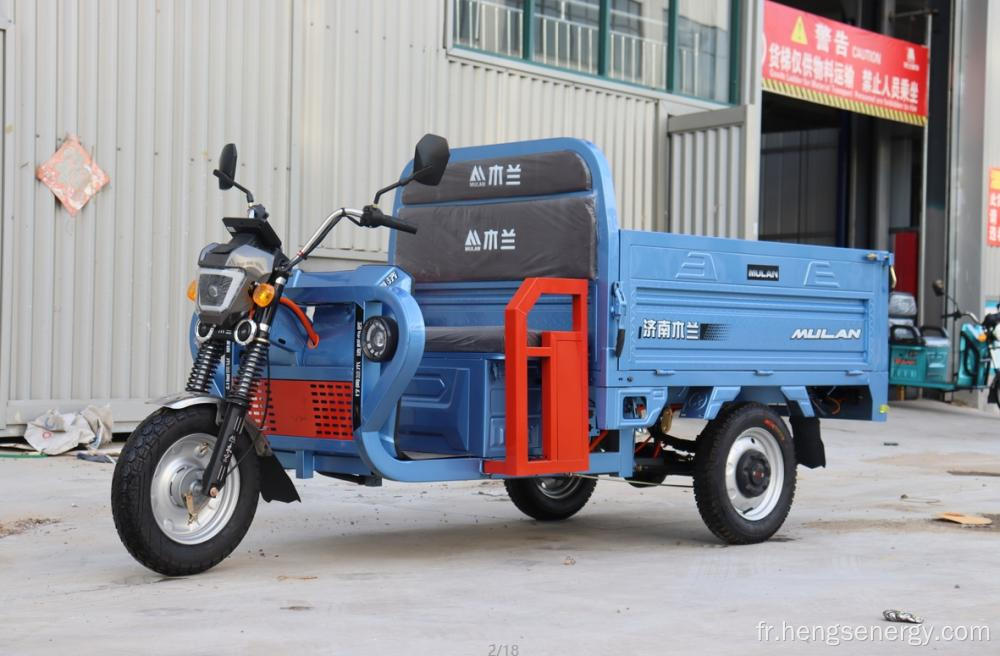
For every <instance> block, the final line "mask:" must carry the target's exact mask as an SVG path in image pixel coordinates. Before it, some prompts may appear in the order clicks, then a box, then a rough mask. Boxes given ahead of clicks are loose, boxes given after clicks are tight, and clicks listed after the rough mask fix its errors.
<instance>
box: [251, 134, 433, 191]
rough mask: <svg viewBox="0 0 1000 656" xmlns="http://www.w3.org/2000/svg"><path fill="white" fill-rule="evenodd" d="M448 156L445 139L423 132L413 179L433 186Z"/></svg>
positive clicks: (415, 151) (416, 150)
mask: <svg viewBox="0 0 1000 656" xmlns="http://www.w3.org/2000/svg"><path fill="white" fill-rule="evenodd" d="M234 157H235V155H234ZM450 157H451V151H450V150H448V140H447V139H445V138H444V137H439V136H438V135H436V134H425V135H424V136H423V137H422V138H421V139H420V141H418V142H417V147H416V149H414V151H413V179H414V180H416V181H417V182H419V183H420V184H425V185H430V186H432V187H433V186H434V185H436V184H438V183H439V182H441V176H443V175H444V170H445V168H447V166H448V159H449V158H450Z"/></svg>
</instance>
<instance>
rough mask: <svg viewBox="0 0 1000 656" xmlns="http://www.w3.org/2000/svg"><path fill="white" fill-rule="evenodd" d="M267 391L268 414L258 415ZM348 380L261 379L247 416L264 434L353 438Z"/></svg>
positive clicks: (327, 438)
mask: <svg viewBox="0 0 1000 656" xmlns="http://www.w3.org/2000/svg"><path fill="white" fill-rule="evenodd" d="M268 390H269V391H270V403H267V417H264V418H263V421H262V417H261V414H262V413H263V411H264V406H265V393H266V392H267V391H268ZM351 391H352V389H351V383H350V381H346V380H345V381H339V380H334V381H325V380H275V379H272V380H271V381H261V383H260V388H259V390H258V392H257V395H256V396H255V397H254V400H253V403H251V405H250V417H251V418H252V419H253V420H254V423H256V424H257V425H258V426H260V427H261V428H262V429H263V431H264V433H266V434H269V435H270V434H275V435H288V436H293V437H311V438H317V439H325V440H350V439H353V438H354V422H353V419H352V406H351Z"/></svg>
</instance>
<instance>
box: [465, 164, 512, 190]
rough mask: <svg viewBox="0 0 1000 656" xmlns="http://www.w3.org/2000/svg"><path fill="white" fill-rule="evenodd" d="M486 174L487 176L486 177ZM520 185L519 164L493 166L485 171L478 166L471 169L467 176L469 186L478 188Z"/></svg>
mask: <svg viewBox="0 0 1000 656" xmlns="http://www.w3.org/2000/svg"><path fill="white" fill-rule="evenodd" d="M487 174H488V175H487ZM520 184H521V165H520V164H507V165H506V167H505V166H504V165H503V164H494V165H493V166H491V167H489V168H488V169H486V170H483V167H482V166H480V165H479V164H476V165H475V166H473V167H472V173H471V174H470V175H469V186H470V187H474V188H479V187H517V186H519V185H520Z"/></svg>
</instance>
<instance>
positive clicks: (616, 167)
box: [0, 0, 1000, 434]
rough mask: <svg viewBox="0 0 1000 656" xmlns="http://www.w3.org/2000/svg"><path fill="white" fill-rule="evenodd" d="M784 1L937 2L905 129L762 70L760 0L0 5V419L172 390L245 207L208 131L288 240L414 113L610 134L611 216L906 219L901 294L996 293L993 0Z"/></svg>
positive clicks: (804, 234) (135, 400)
mask: <svg viewBox="0 0 1000 656" xmlns="http://www.w3.org/2000/svg"><path fill="white" fill-rule="evenodd" d="M787 4H789V5H793V6H795V7H797V8H798V9H802V10H806V11H811V12H813V13H817V14H820V15H823V16H826V17H828V18H830V19H831V20H835V21H841V22H847V23H851V24H855V25H858V26H860V27H863V28H865V29H871V30H873V31H877V32H881V33H885V34H894V35H896V36H899V37H901V38H907V39H911V40H914V41H920V42H923V41H924V40H926V33H925V26H926V22H925V21H926V19H925V17H924V16H925V14H923V13H921V12H922V11H923V10H925V9H928V8H930V9H934V10H935V11H936V12H937V13H936V14H935V15H934V19H933V21H934V22H933V24H932V28H931V39H932V45H931V62H932V63H931V82H930V90H931V94H932V98H931V108H930V112H929V120H928V127H927V130H926V132H925V131H924V130H923V129H922V128H921V129H917V128H913V126H901V125H897V124H893V123H892V122H890V121H886V120H882V119H877V118H872V117H867V116H859V115H854V114H852V113H851V112H849V111H845V110H834V109H829V108H825V107H819V106H818V105H817V106H815V107H812V106H809V103H806V102H802V101H792V100H790V99H784V98H779V97H777V96H773V97H772V94H770V93H768V92H763V91H762V87H761V66H762V63H763V59H762V58H763V57H764V52H765V43H764V41H765V40H764V37H763V15H764V10H765V5H764V2H763V1H762V0H325V1H323V0H276V1H271V0H228V1H223V0H212V1H209V2H201V1H197V0H139V1H137V2H100V3H97V2H93V3H91V2H76V1H71V0H0V39H2V41H0V44H2V47H0V56H2V60H0V64H2V65H0V71H2V75H3V77H2V84H0V90H2V98H3V102H2V110H3V121H2V125H3V128H4V129H3V130H2V131H0V140H2V143H0V152H2V154H3V157H2V161H0V165H2V186H0V190H2V197H0V207H2V229H0V253H2V261H0V278H2V297H0V434H16V433H19V432H21V431H23V429H24V425H25V423H26V422H27V421H30V420H31V419H32V418H34V417H36V416H37V415H39V414H41V413H42V412H44V411H45V410H47V409H49V408H60V409H62V410H64V411H68V410H72V409H76V408H79V407H81V406H83V405H86V404H89V403H95V404H105V403H110V404H111V405H112V408H113V411H114V415H115V420H116V428H118V429H122V430H124V429H128V428H130V427H131V426H132V425H134V423H135V422H136V421H138V420H140V419H141V418H142V417H144V416H145V415H146V414H148V412H149V407H148V406H147V405H146V404H145V401H146V400H147V399H149V398H152V397H156V396H159V395H162V394H166V393H169V392H172V391H175V390H177V389H179V388H181V387H182V386H183V382H184V378H185V376H186V372H187V369H188V367H189V365H190V354H189V351H188V346H187V324H188V321H189V318H190V313H191V310H192V306H191V304H190V303H189V301H188V300H187V299H186V297H185V290H186V288H187V285H188V282H189V281H190V280H191V278H192V277H193V274H194V271H195V259H196V257H197V253H198V251H199V250H200V248H201V246H202V245H203V244H205V243H207V242H209V241H219V240H223V239H224V238H225V233H224V230H223V228H222V225H221V222H220V221H219V218H220V217H222V216H226V215H235V214H239V213H241V210H242V206H241V202H240V198H239V197H238V196H237V195H236V194H232V193H223V192H220V191H218V190H217V189H216V187H215V185H214V179H213V178H212V176H211V171H212V169H213V168H214V163H215V159H216V156H217V153H218V151H219V149H220V148H221V146H222V145H223V144H224V143H226V142H235V143H236V144H237V145H238V147H239V153H240V164H239V177H240V179H241V181H242V182H243V183H244V184H246V185H248V186H249V187H251V188H252V189H253V190H254V192H255V195H256V196H257V197H258V199H259V200H260V201H261V202H263V203H264V204H265V205H267V207H268V208H269V210H270V212H271V221H272V223H273V224H274V226H275V228H276V230H277V232H278V234H279V235H281V236H282V237H283V238H284V239H285V242H286V244H289V245H292V246H294V245H296V244H300V243H302V241H304V239H305V238H306V237H307V236H308V234H309V233H310V232H311V231H312V229H313V227H314V226H315V225H316V224H317V223H318V222H319V221H321V220H322V218H323V217H324V216H325V215H326V214H327V213H328V211H329V210H331V209H332V208H335V207H339V206H344V205H347V206H360V205H362V204H365V203H366V202H368V201H369V199H370V198H371V195H372V194H373V193H374V191H375V190H376V189H377V188H379V187H381V186H383V185H384V184H386V183H387V182H389V181H391V180H394V179H395V178H396V176H398V174H399V171H400V170H401V168H402V166H403V165H404V163H405V162H406V161H407V160H408V159H409V157H410V154H411V152H412V145H413V144H414V143H415V142H416V140H417V139H418V138H419V137H420V136H421V135H422V134H424V133H425V132H435V133H438V134H442V135H444V136H445V137H447V138H448V140H449V141H450V143H451V144H452V145H453V146H466V145H473V144H481V143H493V142H504V141H515V140H522V139H533V138H542V137H552V136H575V137H583V138H587V139H590V140H591V141H593V142H594V143H596V144H597V145H598V146H599V147H601V148H602V149H603V150H604V152H605V153H606V154H607V156H608V159H609V161H610V163H611V167H612V170H613V173H614V176H615V182H616V193H617V200H618V207H619V217H618V218H619V222H620V224H621V225H622V226H623V227H628V228H636V229H644V230H666V231H673V232H685V233H697V234H709V235H718V236H730V237H739V238H747V239H755V238H758V237H759V238H766V239H781V240H787V241H802V242H810V243H830V244H832V245H844V246H858V247H866V248H869V247H883V248H891V247H893V246H894V240H895V237H894V235H896V234H897V233H900V234H901V233H905V232H907V231H910V232H912V231H913V230H914V229H915V230H917V232H918V234H922V235H923V238H922V240H921V239H918V240H917V242H918V245H919V244H923V246H920V247H919V249H918V250H919V258H921V259H920V260H919V267H918V268H919V271H921V272H924V273H923V274H921V276H922V277H920V278H919V280H921V281H924V282H922V283H921V284H922V285H923V287H921V290H924V289H929V284H930V282H929V281H930V280H932V279H933V278H934V277H943V278H946V280H947V281H948V284H949V289H950V290H951V291H952V293H953V294H956V295H957V296H958V298H959V300H960V302H962V303H967V304H968V305H969V307H973V306H975V307H980V306H982V305H983V304H984V303H985V302H986V301H987V300H998V299H1000V280H997V274H998V273H1000V258H998V257H997V254H996V251H997V249H996V248H993V247H989V246H987V245H986V241H985V239H984V238H983V235H984V231H985V225H986V201H987V195H986V185H987V183H988V181H987V177H986V175H987V174H986V169H987V168H988V167H989V166H990V165H992V166H1000V129H998V128H996V127H995V126H994V125H993V123H992V121H991V120H990V117H991V116H993V115H996V114H997V113H998V112H997V110H998V109H1000V82H998V80H1000V70H998V66H1000V37H997V36H996V35H997V34H1000V7H998V6H997V5H996V4H995V3H992V2H990V3H986V2H979V1H978V0H947V1H945V0H942V1H941V2H938V1H937V0H922V1H920V2H918V1H917V0H912V1H910V2H905V3H904V2H903V0H896V1H895V2H893V1H892V0H817V1H815V2H805V1H799V2H788V3H787ZM990 26H992V29H990ZM942 43H943V44H944V45H941V44H942ZM987 53H991V54H992V56H988V55H987ZM935 94H936V95H935ZM68 135H75V136H76V137H78V138H79V140H80V142H81V143H82V144H83V146H84V147H85V148H86V149H87V151H88V152H90V153H91V154H92V156H93V157H94V160H95V161H96V163H97V164H98V165H99V166H100V167H101V168H102V169H103V170H104V171H105V172H107V173H108V175H109V177H110V180H111V181H110V184H109V185H108V186H107V187H105V188H104V189H103V190H102V191H100V192H99V193H98V194H97V195H96V196H95V197H94V198H93V199H92V200H91V201H90V202H89V203H88V204H87V205H86V206H85V207H84V209H83V210H82V211H81V212H80V213H79V214H78V215H76V216H70V215H69V214H68V213H67V212H66V211H65V210H64V209H63V208H62V207H61V206H60V205H59V204H58V202H57V201H56V200H55V199H54V197H53V196H52V194H51V192H50V191H49V190H48V189H47V188H46V187H44V186H43V185H42V184H41V183H40V182H39V181H38V180H37V179H36V176H35V171H36V169H37V167H38V166H39V165H40V164H42V163H43V162H45V161H46V160H47V159H48V158H49V157H50V156H51V154H52V153H53V152H54V151H55V150H56V149H57V148H58V147H59V145H60V143H61V142H62V141H63V140H64V139H65V138H66V137H67V136H68ZM925 141H926V143H927V144H928V148H927V150H929V151H930V152H931V156H930V157H928V158H923V157H922V156H921V154H922V153H923V152H924V150H925V148H924V143H925ZM925 159H926V160H927V163H926V166H925V165H924V164H923V162H924V160H925ZM924 179H926V180H927V182H926V184H924V183H923V182H921V181H922V180H924ZM831 208H832V209H831ZM352 228H353V226H346V225H345V226H340V227H338V228H337V230H336V231H335V233H334V234H333V235H332V236H331V238H330V239H328V241H327V245H326V247H325V248H323V249H322V251H321V252H320V253H317V255H319V256H320V257H315V256H314V258H313V259H312V260H310V262H309V266H310V267H314V268H315V267H318V268H322V267H346V266H353V265H354V264H356V263H358V262H362V261H378V260H380V259H384V257H385V248H386V240H387V236H386V234H385V231H374V230H358V229H352ZM921 230H922V232H921ZM903 241H905V240H903ZM911 241H912V240H911ZM907 243H909V242H907ZM924 296H927V297H930V295H929V294H922V298H923V297H924ZM927 300H928V301H931V300H932V299H931V298H928V299H927ZM930 307H932V306H930V305H927V304H925V314H926V316H927V317H932V316H934V314H935V313H937V308H934V309H933V310H931V309H927V308H930Z"/></svg>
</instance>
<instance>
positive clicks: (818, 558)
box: [0, 401, 1000, 656]
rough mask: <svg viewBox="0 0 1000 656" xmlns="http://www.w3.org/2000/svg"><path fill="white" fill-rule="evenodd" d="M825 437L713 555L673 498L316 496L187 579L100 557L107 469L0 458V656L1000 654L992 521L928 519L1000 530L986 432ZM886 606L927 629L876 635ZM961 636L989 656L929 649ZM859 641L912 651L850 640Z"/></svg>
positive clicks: (434, 491) (104, 549) (275, 509)
mask: <svg viewBox="0 0 1000 656" xmlns="http://www.w3.org/2000/svg"><path fill="white" fill-rule="evenodd" d="M823 426H824V437H825V441H826V445H827V457H828V461H829V465H828V467H827V469H821V470H804V469H801V468H800V469H799V487H798V492H797V494H796V499H795V505H794V507H793V508H792V512H791V515H790V516H789V518H788V521H787V522H786V523H785V526H784V527H783V528H782V530H781V531H780V532H779V533H778V535H777V536H776V537H775V538H774V539H772V540H771V541H770V542H768V543H766V544H761V545H756V546H749V547H727V546H724V545H722V544H720V543H719V542H718V541H717V540H716V539H715V538H713V536H712V535H711V534H710V533H709V532H708V530H707V529H706V528H705V527H704V526H703V524H702V522H701V519H700V518H699V516H698V512H697V510H696V508H695V504H694V499H693V495H692V493H691V490H690V489H678V488H657V489H651V490H641V491H640V490H636V489H633V488H632V487H631V486H628V485H625V484H622V483H619V482H611V481H609V482H601V483H600V484H598V487H597V491H596V493H595V495H594V498H593V499H592V501H591V502H590V504H589V505H588V506H587V507H586V508H585V509H584V510H583V511H582V512H581V513H580V514H579V515H577V516H576V517H575V518H573V519H570V520H568V521H566V522H563V523H558V524H541V523H538V522H535V521H531V520H528V519H526V518H525V517H523V516H522V515H521V514H520V513H519V512H518V511H517V509H515V508H514V506H513V504H511V503H510V502H509V501H508V500H507V497H506V495H505V493H504V490H503V487H502V485H500V484H497V483H494V482H487V483H478V482H477V483H459V484H447V485H442V484H432V485H414V484H397V483H387V484H386V485H385V486H384V487H382V488H375V489H372V488H359V487H356V486H353V485H351V484H348V483H343V482H339V481H334V480H331V479H326V478H322V477H320V478H317V479H313V480H308V481H300V482H299V489H300V492H301V494H302V497H303V501H304V502H303V503H302V504H295V505H292V506H285V505H281V504H264V503H261V505H260V507H259V509H258V511H257V518H256V520H255V522H254V525H253V527H252V528H251V529H250V532H249V534H248V535H247V537H246V538H245V539H244V541H243V544H242V545H241V546H240V548H239V549H238V550H237V551H236V553H234V554H233V555H232V556H231V557H230V558H229V559H227V560H226V561H224V562H223V563H222V564H221V565H219V566H218V567H216V568H215V569H213V570H211V571H209V572H207V573H205V574H202V575H200V576H194V577H190V578H182V579H164V578H163V577H161V576H158V575H156V574H154V573H152V572H150V571H148V570H145V569H144V568H142V567H141V566H140V565H138V564H137V563H136V562H135V561H133V560H132V558H131V557H130V556H129V555H128V553H126V551H125V549H124V548H123V547H122V546H121V544H120V543H119V541H118V536H117V535H116V533H115V529H114V525H113V523H112V520H111V511H110V508H109V502H108V495H109V487H110V481H111V473H112V466H111V465H104V464H97V463H92V462H84V461H80V460H77V459H75V458H70V457H60V458H48V459H39V460H15V459H0V498H2V499H3V502H2V506H0V523H2V525H3V530H0V536H3V537H0V654H3V655H7V654H42V653H54V652H57V650H58V651H60V652H67V651H70V652H71V653H73V654H74V656H76V655H78V654H118V653H124V654H138V653H162V654H225V653H242V654H268V655H271V654H290V653H296V654H311V653H321V654H406V655H411V654H463V655H465V654H472V655H482V656H534V655H536V654H570V653H579V654H634V653H695V652H698V651H701V652H703V653H707V654H713V653H742V654H756V653H765V652H767V653H772V652H780V653H795V654H799V653H803V652H805V651H807V650H811V649H814V648H817V647H818V648H820V649H823V650H829V649H833V644H834V643H838V642H839V645H838V646H837V647H836V649H835V652H836V653H844V654H848V653H859V652H861V651H865V652H866V653H868V652H871V650H872V647H875V650H876V653H908V652H910V651H912V650H913V649H914V648H915V647H914V646H912V645H911V644H910V643H915V642H918V641H920V642H923V641H924V640H926V639H927V638H926V637H925V633H923V632H931V637H930V639H929V643H928V644H927V645H926V646H924V647H923V648H922V650H923V651H925V652H927V651H933V652H936V653H942V654H956V653H997V652H998V650H1000V566H998V564H997V560H998V549H997V548H998V546H1000V526H997V527H995V528H963V527H959V526H954V525H946V524H944V523H941V522H935V521H932V518H933V517H934V516H935V515H936V514H937V513H939V512H942V511H952V510H953V511H962V512H968V513H981V514H998V513H1000V494H998V483H1000V478H997V476H1000V418H998V417H996V416H993V415H989V414H986V413H980V412H976V411H973V410H968V409H963V408H956V407H951V406H947V405H944V404H942V403H936V402H923V401H920V402H908V403H903V404H896V405H894V406H893V408H892V411H891V413H890V420H889V422H888V423H886V424H871V423H862V422H837V421H824V422H823ZM681 428H682V430H687V431H688V432H689V433H690V432H691V431H697V430H698V426H697V425H695V424H690V425H685V426H682V427H681ZM887 442H889V443H893V442H894V443H897V444H896V445H886V443H887ZM668 482H670V481H669V480H668ZM674 482H677V483H684V482H686V481H684V480H683V479H677V480H676V481H674ZM997 519H998V520H1000V515H998V516H997ZM33 520H34V521H33ZM46 521H50V522H51V523H38V522H46ZM18 522H20V523H18ZM997 523H998V524H1000V521H998V522H997ZM11 530H14V531H15V532H14V533H13V534H9V532H10V531H11ZM17 531H20V532H17ZM5 533H8V534H6V535H4V534H5ZM888 608H898V609H902V610H908V611H912V612H914V613H917V614H919V615H922V616H923V617H925V618H926V620H927V622H926V623H925V624H924V625H922V626H921V627H913V625H901V624H889V623H886V622H883V621H882V619H881V614H882V611H883V610H884V609H888ZM766 625H771V626H773V627H774V628H772V629H768V628H767V626H766ZM974 625H987V626H988V627H989V631H990V638H992V641H991V642H985V641H977V642H973V641H969V640H966V641H964V642H960V641H946V640H945V639H943V638H945V637H950V636H951V635H952V633H951V631H955V632H957V633H958V634H959V635H962V632H963V631H967V630H968V627H970V626H974ZM803 627H804V628H803ZM873 630H877V631H879V632H884V631H898V630H906V631H911V630H912V631H919V633H913V634H911V633H906V634H903V637H902V639H899V638H896V639H889V638H887V637H886V635H885V634H882V635H881V640H876V641H875V644H874V645H873V644H871V643H870V642H863V640H862V638H867V635H862V634H861V632H862V631H864V632H869V631H873ZM942 631H947V632H949V633H947V635H946V636H942ZM799 632H801V633H799ZM846 632H850V634H851V636H850V637H854V638H857V640H856V641H848V640H847V634H846ZM765 634H766V635H767V636H768V637H769V638H770V640H762V638H763V637H764V636H765ZM897 635H898V634H897ZM778 638H784V640H783V641H777V640H778ZM793 638H794V639H793ZM805 638H808V639H810V640H811V642H805ZM827 645H830V646H827Z"/></svg>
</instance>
